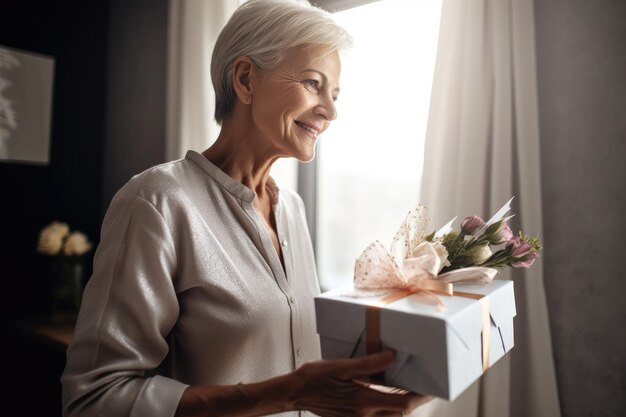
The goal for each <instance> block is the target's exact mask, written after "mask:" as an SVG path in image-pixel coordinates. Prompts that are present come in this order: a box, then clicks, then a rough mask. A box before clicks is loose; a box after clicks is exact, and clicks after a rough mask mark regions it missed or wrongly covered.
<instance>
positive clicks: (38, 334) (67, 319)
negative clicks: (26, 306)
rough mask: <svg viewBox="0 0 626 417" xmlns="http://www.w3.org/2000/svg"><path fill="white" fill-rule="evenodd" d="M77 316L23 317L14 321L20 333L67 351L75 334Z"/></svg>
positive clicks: (14, 326)
mask: <svg viewBox="0 0 626 417" xmlns="http://www.w3.org/2000/svg"><path fill="white" fill-rule="evenodd" d="M75 323H76V317H75V316H54V317H43V318H36V319H23V320H19V321H16V322H14V323H13V328H14V329H15V330H16V331H17V332H18V333H20V334H22V335H24V336H26V337H30V338H33V339H36V340H38V341H40V342H42V343H45V344H47V345H49V346H51V347H53V348H55V349H60V350H63V351H65V350H66V349H67V347H68V346H69V344H70V342H71V341H72V337H73V336H74V325H75Z"/></svg>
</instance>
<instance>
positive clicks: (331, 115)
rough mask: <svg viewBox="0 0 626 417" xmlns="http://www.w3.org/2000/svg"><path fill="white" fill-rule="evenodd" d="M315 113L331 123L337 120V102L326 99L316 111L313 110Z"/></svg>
mask: <svg viewBox="0 0 626 417" xmlns="http://www.w3.org/2000/svg"><path fill="white" fill-rule="evenodd" d="M313 113H315V114H316V115H318V116H322V117H323V118H324V119H326V120H328V121H329V122H331V121H333V120H335V119H336V118H337V108H336V107H335V102H334V101H333V100H332V98H324V99H323V100H322V102H321V103H319V104H318V105H317V106H316V107H315V109H313Z"/></svg>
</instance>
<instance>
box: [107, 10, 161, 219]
mask: <svg viewBox="0 0 626 417" xmlns="http://www.w3.org/2000/svg"><path fill="white" fill-rule="evenodd" d="M167 19H168V1H167V0H126V1H125V0H112V1H111V3H110V12H109V50H108V67H107V104H106V134H105V141H104V157H103V162H102V163H103V169H102V178H103V184H102V205H103V207H102V212H103V213H104V210H106V208H107V207H108V205H109V202H110V200H111V198H112V197H113V195H114V194H115V192H116V191H117V190H118V189H119V188H120V187H121V186H122V185H124V184H125V183H126V182H127V181H128V180H129V179H130V177H132V176H133V175H135V174H138V173H139V172H140V171H142V170H144V169H146V168H149V167H151V166H153V165H156V164H159V163H162V162H164V159H165V109H166V107H165V106H166V86H167V79H166V68H167Z"/></svg>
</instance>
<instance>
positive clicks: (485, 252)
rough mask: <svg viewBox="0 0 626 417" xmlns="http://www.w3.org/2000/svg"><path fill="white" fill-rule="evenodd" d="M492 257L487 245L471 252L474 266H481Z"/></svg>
mask: <svg viewBox="0 0 626 417" xmlns="http://www.w3.org/2000/svg"><path fill="white" fill-rule="evenodd" d="M491 255H493V254H492V253H491V249H490V248H489V245H483V246H479V247H477V248H476V249H474V251H472V260H473V261H474V263H475V264H476V265H481V264H483V263H485V261H486V260H487V259H489V258H490V257H491Z"/></svg>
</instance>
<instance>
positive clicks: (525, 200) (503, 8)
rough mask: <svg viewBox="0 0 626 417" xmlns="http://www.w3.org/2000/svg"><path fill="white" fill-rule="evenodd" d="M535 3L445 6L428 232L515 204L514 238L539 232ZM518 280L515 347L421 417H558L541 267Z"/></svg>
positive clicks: (476, 1) (461, 1)
mask: <svg viewBox="0 0 626 417" xmlns="http://www.w3.org/2000/svg"><path fill="white" fill-rule="evenodd" d="M534 42H535V40H534V16H533V0H444V1H443V9H442V15H441V27H440V35H439V46H438V52H437V61H436V65H435V76H434V82H433V90H432V98H431V107H430V114H429V120H428V127H427V133H426V145H425V155H424V156H425V158H424V160H425V162H424V174H423V183H422V197H421V201H422V202H424V203H425V204H427V205H428V207H429V209H430V214H431V219H432V222H433V224H434V225H438V224H443V223H444V222H445V221H447V220H449V219H450V218H452V217H453V216H455V215H457V214H458V215H469V214H480V215H483V216H485V217H486V216H488V215H490V214H492V213H493V212H494V211H495V210H496V209H498V208H499V207H500V206H501V205H502V204H503V203H504V202H505V201H507V200H508V199H509V197H511V196H513V195H514V196H515V200H514V206H513V207H514V211H515V213H517V216H516V217H515V219H514V223H513V226H514V230H515V229H520V228H521V229H522V230H524V231H525V232H527V233H531V234H533V235H534V234H539V236H541V234H542V215H541V183H540V172H539V167H540V165H539V162H540V160H539V128H538V114H537V86H536V74H535V43H534ZM503 275H504V277H506V278H511V279H513V280H514V281H515V292H516V302H517V311H518V315H517V317H516V319H515V332H516V334H515V345H516V346H515V348H514V349H513V351H512V352H511V354H509V355H508V357H506V358H505V359H503V360H501V361H500V362H499V363H498V364H496V365H495V366H494V367H493V368H492V369H490V370H489V371H488V372H487V374H486V375H485V376H484V377H483V378H482V380H481V381H479V382H477V383H476V384H474V385H473V386H472V387H471V388H470V389H468V390H467V391H466V392H465V393H464V394H463V395H462V396H461V397H460V398H459V399H457V400H456V401H454V402H444V401H439V400H435V401H432V402H431V403H430V404H428V405H426V406H424V407H423V408H421V409H419V411H418V412H416V413H415V414H416V415H417V416H463V417H468V416H469V417H471V416H481V417H508V416H510V417H527V416H533V417H558V416H559V415H560V409H559V402H558V395H557V387H556V378H555V372H554V363H553V359H552V345H551V340H550V332H549V324H548V314H547V308H546V300H545V293H544V286H543V266H542V263H541V262H540V261H539V262H536V263H535V265H534V266H533V267H532V268H531V269H530V270H524V271H517V270H516V271H507V272H506V273H505V274H503Z"/></svg>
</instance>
